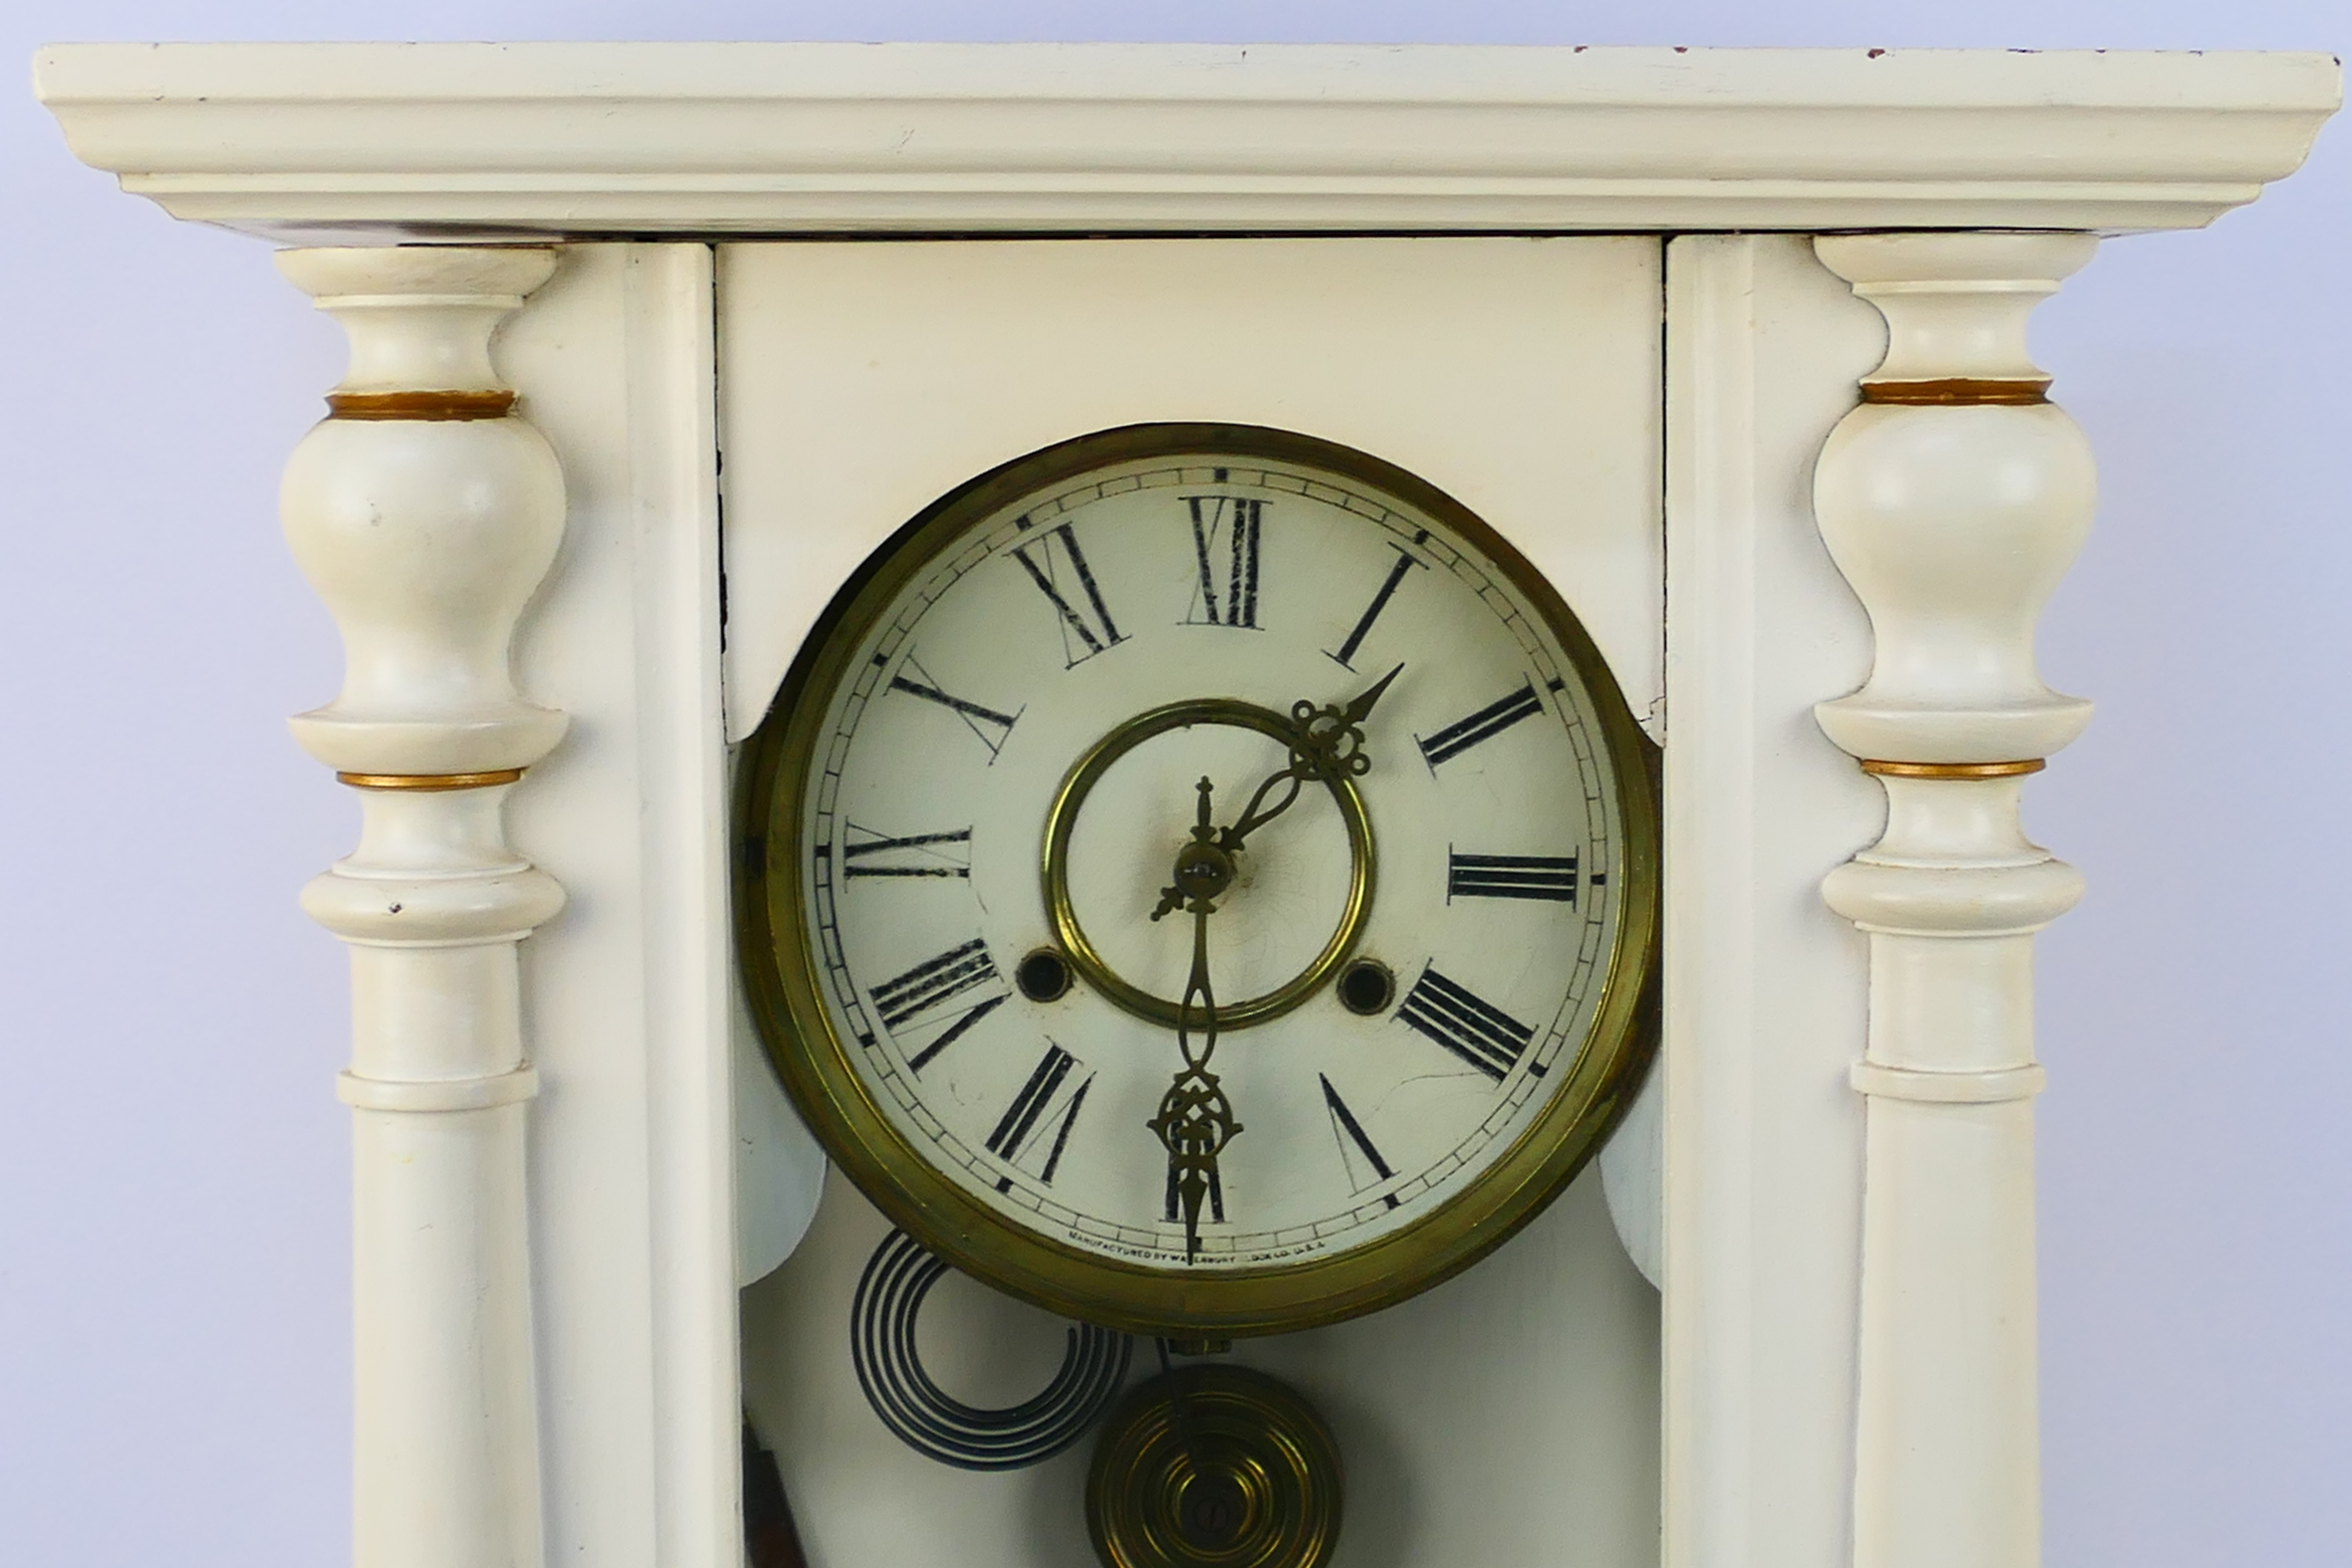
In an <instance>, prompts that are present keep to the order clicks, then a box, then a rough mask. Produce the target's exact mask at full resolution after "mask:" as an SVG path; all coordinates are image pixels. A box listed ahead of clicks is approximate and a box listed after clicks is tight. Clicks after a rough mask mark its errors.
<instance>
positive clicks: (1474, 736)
mask: <svg viewBox="0 0 2352 1568" xmlns="http://www.w3.org/2000/svg"><path fill="white" fill-rule="evenodd" d="M1542 711H1543V700H1542V699H1541V698H1539V697H1538V696H1537V695H1536V689H1535V686H1534V684H1533V683H1532V682H1522V683H1521V684H1520V686H1519V689H1517V691H1514V692H1512V693H1510V694H1509V695H1508V696H1507V697H1499V698H1496V700H1494V701H1492V702H1489V703H1487V704H1486V706H1485V707H1484V708H1481V709H1479V710H1477V711H1476V712H1475V713H1472V714H1469V715H1467V716H1465V717H1464V718H1460V719H1456V720H1455V721H1454V722H1453V723H1451V724H1448V725H1447V726H1445V728H1444V729H1443V730H1440V731H1437V732H1436V733H1435V734H1433V735H1417V736H1415V737H1414V743H1415V744H1417V745H1419V746H1420V747H1421V754H1422V757H1423V760H1424V761H1425V762H1427V763H1429V766H1430V771H1431V772H1433V773H1434V772H1435V771H1436V769H1437V766H1438V764H1439V763H1450V762H1452V761H1453V760H1454V758H1456V757H1458V756H1460V755H1461V754H1462V753H1463V752H1466V751H1469V750H1470V749H1471V748H1472V747H1474V746H1483V745H1485V744H1486V742H1489V741H1491V740H1493V739H1494V738H1495V737H1496V736H1497V735H1499V734H1501V733H1502V732H1503V731H1506V730H1508V729H1509V728H1511V726H1513V725H1514V724H1521V723H1525V722H1526V721H1528V720H1529V719H1532V718H1534V717H1535V716H1536V715H1537V714H1538V713H1540V712H1542Z"/></svg>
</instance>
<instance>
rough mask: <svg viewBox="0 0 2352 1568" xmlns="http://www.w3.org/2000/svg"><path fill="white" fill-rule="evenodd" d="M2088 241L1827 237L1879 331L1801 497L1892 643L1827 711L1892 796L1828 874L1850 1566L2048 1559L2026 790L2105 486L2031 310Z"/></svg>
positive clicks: (1834, 733) (2039, 893) (2037, 889)
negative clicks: (1847, 1346) (1848, 975)
mask: <svg viewBox="0 0 2352 1568" xmlns="http://www.w3.org/2000/svg"><path fill="white" fill-rule="evenodd" d="M2096 243H2097V242H2096V241H2095V240H2094V239H2092V238H2091V237H2088V236H2083V235H2053V234H1948V235H1871V236H1850V237H1837V238H1824V239H1822V240H1820V241H1818V242H1817V243H1816V249H1817V251H1818V253H1819V255H1820V257H1821V258H1822V261H1823V262H1824V263H1825V264H1826V265H1827V266H1828V267H1829V268H1830V269H1831V270H1832V271H1833V272H1835V273H1837V274H1838V275H1839V276H1840V277H1842V278H1844V279H1847V280H1848V281H1850V282H1851V283H1852V284H1853V289H1854V292H1855V293H1856V294H1858V295H1860V296H1861V297H1862V298H1864V299H1865V300H1869V301H1870V302H1871V303H1872V304H1874V305H1875V306H1876V307H1877V308H1878V310H1879V311H1880V312H1881V313H1882V314H1883V315H1884V316H1885V318H1886V324H1887V334H1888V345H1887V353H1886V360H1885V363H1883V364H1881V365H1880V366H1879V367H1878V369H1877V370H1876V371H1874V373H1872V374H1871V375H1870V376H1869V377H1867V378H1866V379H1865V380H1864V382H1863V384H1862V396H1863V401H1862V405H1861V406H1860V407H1858V408H1856V409H1855V410H1854V411H1853V413H1851V414H1849V415H1848V416H1846V417H1845V418H1844V419H1843V421H1841V422H1840V423H1839V425H1838V426H1837V428H1836V429H1835V430H1834V431H1832V434H1831V436H1830V438H1829V441H1828V443H1827V444H1826V445H1825V446H1824V447H1823V448H1822V456H1821V460H1820V464H1819V466H1818V468H1816V470H1815V474H1814V489H1813V501H1814V510H1815V512H1816V515H1817V516H1818V518H1819V520H1820V523H1821V531H1822V538H1823V539H1824V540H1825V541H1826V542H1828V544H1829V548H1830V553H1831V555H1832V557H1833V558H1834V559H1835V560H1836V562H1837V564H1838V567H1839V570H1841V571H1842V572H1843V573H1844V574H1845V576H1846V578H1847V580H1848V581H1849V582H1850V583H1851V584H1853V589H1854V592H1855V593H1856V594H1857V595H1860V597H1861V599H1862V602H1863V605H1864V607H1865V608H1866V609H1867V610H1868V611H1869V613H1870V618H1871V625H1872V629H1873V632H1874V637H1875V649H1874V664H1873V667H1872V670H1871V676H1870V679H1869V682H1868V683H1867V684H1866V685H1865V686H1864V687H1863V689H1861V690H1859V691H1857V692H1855V693H1853V695H1852V696H1849V697H1843V698H1840V699H1839V700H1836V701H1834V702H1825V703H1823V704H1822V705H1821V707H1820V708H1819V709H1818V710H1816V711H1817V713H1818V716H1819V718H1820V721H1821V725H1822V729H1823V730H1824V731H1827V732H1828V734H1829V737H1830V739H1831V740H1832V741H1834V742H1836V743H1837V744H1838V745H1839V746H1840V747H1842V748H1843V749H1844V750H1845V751H1847V752H1851V753H1852V754H1853V756H1855V757H1856V758H1858V759H1860V761H1861V763H1862V766H1863V768H1864V771H1866V772H1868V773H1874V774H1875V775H1876V776H1877V777H1878V779H1879V781H1880V782H1881V783H1882V784H1885V786H1886V802H1887V821H1886V830H1885V835H1884V836H1883V837H1881V838H1880V839H1879V841H1878V842H1877V843H1876V844H1874V845H1873V846H1872V847H1870V848H1868V849H1865V850H1864V851H1863V852H1862V853H1861V854H1860V855H1857V856H1855V857H1854V858H1853V860H1852V861H1851V862H1849V863H1848V864H1846V865H1844V866H1842V867H1840V868H1837V869H1836V870H1835V871H1833V872H1832V873H1831V875H1830V877H1829V878H1828V879H1827V881H1826V882H1825V883H1824V884H1823V889H1822V890H1823V893H1824V895H1825V896H1826V897H1827V899H1828V900H1829V903H1830V905H1831V907H1832V908H1833V909H1835V910H1837V911H1838V913H1840V914H1842V915H1843V916H1845V917H1846V918H1847V919H1848V920H1851V921H1853V922H1854V923H1855V924H1856V925H1857V926H1859V927H1860V928H1861V929H1862V930H1863V931H1866V932H1867V933H1869V939H1870V1031H1869V1044H1868V1048H1867V1051H1866V1054H1865V1057H1864V1060H1863V1061H1861V1062H1860V1063H1857V1064H1856V1065H1855V1067H1854V1068H1853V1087H1854V1088H1855V1089H1858V1090H1860V1091H1861V1092H1862V1093H1863V1094H1864V1096H1866V1097H1867V1102H1868V1110H1867V1114H1866V1122H1867V1131H1866V1135H1865V1136H1866V1147H1865V1153H1864V1183H1865V1186H1864V1198H1863V1257H1862V1314H1861V1345H1860V1369H1859V1370H1860V1390H1859V1400H1858V1411H1857V1419H1858V1429H1857V1432H1856V1459H1855V1473H1854V1503H1853V1506H1854V1562H1855V1563H1856V1568H2030V1565H2031V1564H2032V1563H2036V1562H2038V1561H2039V1559H2040V1556H2041V1476H2040V1467H2041V1461H2040V1445H2039V1433H2038V1419H2039V1417H2038V1409H2037V1403H2036V1373H2035V1364H2034V1261H2033V1110H2032V1104H2033V1101H2032V1097H2033V1095H2034V1094H2035V1093H2036V1092H2037V1091H2038V1090H2039V1089H2041V1087H2042V1068H2040V1067H2039V1066H2038V1065H2037V1064H2036V1063H2035V1061H2034V1055H2033V968H2032V965H2033V935H2034V933H2035V932H2036V931H2040V930H2041V929H2042V927H2043V926H2045V925H2047V924H2049V923H2050V921H2053V920H2055V919H2056V918H2057V917H2058V916H2059V915H2061V914H2063V913H2064V912H2065V911H2066V910H2069V909H2071V908H2072V907H2073V906H2074V901H2075V900H2077V899H2078V898H2080V897H2081V896H2082V879H2081V878H2080V877H2079V876H2078V875H2076V873H2075V872H2074V869H2073V868H2071V867H2068V866H2066V865H2063V864H2062V863H2061V862H2059V861H2057V860H2054V859H2053V858H2051V857H2050V856H2049V855H2048V854H2047V853H2046V852H2045V851H2043V850H2042V849H2040V848H2038V847H2035V846H2034V845H2032V844H2030V843H2028V842H2027V841H2026V839H2025V837H2024V835H2023V833H2022V832H2021V829H2020V826H2019V823H2018V795H2019V791H2020V789H2021V785H2022V783H2023V780H2024V779H2025V777H2026V776H2027V775H2028V774H2030V773H2036V772H2038V771H2040V769H2041V768H2042V759H2044V758H2045V757H2047V756H2049V755H2050V753H2052V752H2055V751H2056V750H2058V749H2059V748H2060V747H2061V746H2063V745H2065V744H2066V743H2067V742H2069V741H2072V740H2073V739H2074V737H2075V736H2076V735H2077V734H2079V733H2080V732H2081V731H2082V729H2083V726H2084V723H2085V722H2086V721H2088V720H2089V718H2090V705H2089V704H2088V703H2086V702H2084V701H2082V700H2079V699H2076V698H2072V697H2064V696H2061V695H2059V694H2058V693H2056V692H2053V691H2052V690H2051V689H2049V688H2048V687H2047V686H2045V685H2043V684H2042V679H2041V677H2040V675H2039V674H2038V673H2037V672H2036V670H2035V667H2034V657H2033V633H2034V625H2035V622H2036V621H2037V619H2038V618H2039V616H2040V615H2041V611H2042V604H2043V602H2044V601H2045V600H2046V599H2047V598H2048V597H2049V595H2050V592H2051V590H2052V589H2053V587H2054V586H2055V585H2056V584H2057V582H2058V579H2059V577H2060V576H2061V575H2062V574H2063V573H2064V572H2065V570H2066V567H2067V565H2068V563H2071V562H2072V561H2073V559H2074V554H2075V552H2076V551H2077V550H2078V549H2080V547H2081V545H2082V542H2083V537H2084V531H2085V530H2086V529H2087V528H2088V527H2089V524H2090V520H2091V511H2092V505H2093V500H2094V495H2095V479H2094V474H2093V469H2092V463H2091V454H2090V449H2089V447H2088V445H2087V443H2085V442H2084V438H2083V435H2082V432H2081V431H2080V430H2079V429H2077V428H2076V427H2075V425H2074V421H2073V420H2072V419H2070V418H2068V417H2067V416H2066V415H2065V414H2064V413H2063V411H2062V410H2060V409H2059V408H2057V407H2056V406H2055V405H2053V404H2051V403H2050V402H2049V401H2048V400H2047V397H2046V389H2047V387H2048V385H2049V378H2048V377H2047V376H2045V375H2043V374H2042V373H2041V371H2039V370H2038V369H2036V368H2035V367H2034V365H2033V363H2032V360H2031V359H2030V358H2029V357H2028V355H2027V353H2026V349H2025V321H2026V317H2027V315H2028V313H2029V312H2031V311H2032V309H2033V307H2034V305H2035V304H2036V303H2038V302H2039V301H2040V300H2042V299H2043V298H2045V297H2046V296H2048V295H2050V294H2052V293H2053V292H2055V291H2056V289H2057V288H2058V284H2059V281H2060V280H2061V279H2063V278H2065V277H2066V276H2067V275H2068V274H2069V273H2071V272H2073V271H2074V269H2075V268H2079V267H2081V266H2082V265H2083V264H2084V262H2085V261H2087V260H2089V259H2090V257H2091V253H2092V250H2093V249H2094V247H2095V245H2096Z"/></svg>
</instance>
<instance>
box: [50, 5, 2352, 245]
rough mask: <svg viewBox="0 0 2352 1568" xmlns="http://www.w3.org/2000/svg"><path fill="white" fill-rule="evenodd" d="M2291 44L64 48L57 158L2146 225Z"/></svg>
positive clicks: (1049, 223)
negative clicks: (2139, 49)
mask: <svg viewBox="0 0 2352 1568" xmlns="http://www.w3.org/2000/svg"><path fill="white" fill-rule="evenodd" d="M2340 76H2341V71H2340V67H2339V65H2338V63H2337V61H2336V60H2335V59H2334V58H2331V57H2329V56H2326V55H2320V54H2195V53H2122V52H2116V53H2105V52H2088V51H2084V52H2058V53H2031V52H2023V51H2002V50H1933V49H1925V50H1910V49H1869V50H1864V49H1757V50H1740V49H1686V50H1685V49H1665V48H1640V49H1635V48H1570V47H1455V46H1425V45H1416V46H1399V47H1366V46H1356V45H1349V46H1321V45H1311V46H1293V45H1283V46H1246V47H1245V46H1239V45H1233V46H1195V45H1181V46H1179V45H1133V44H1020V45H978V44H413V45H412V44H152V45H150V44H78V45H59V46H55V47H49V48H47V49H44V50H42V51H41V53H40V55H39V56H38V58H37V61H36V65H35V79H36V84H37V89H38V91H39V94H40V96H41V98H42V100H44V101H45V102H46V103H47V105H48V107H49V108H50V109H51V110H53V111H54V112H55V113H56V114H57V116H58V120H59V121H61V123H62V125H63V127H64V130H65V132H66V136H67V138H68V142H70V143H71V145H72V147H73V150H74V152H75V153H76V154H77V155H79V157H80V158H81V159H83V160H84V161H85V162H87V163H90V164H92V165H94V166H96V167H99V168H101V169H106V170H109V171H110V172H112V173H114V174H117V175H119V176H120V177H121V182H122V185H123V187H124V188H125V189H126V190H128V191H131V192H132V193H135V194H137V195H144V196H148V197H150V198H152V200H154V201H156V202H157V203H159V204H160V205H163V207H164V208H165V209H166V210H167V211H169V212H170V213H171V214H173V216H176V217H181V218H188V219H194V220H198V221H203V222H208V223H215V224H219V225H223V226H227V227H231V228H236V229H242V230H246V231H248V232H251V233H255V234H259V235H263V236H266V237H270V238H273V239H280V240H295V241H305V242H311V243H317V242H321V241H324V242H328V243H343V244H351V243H367V242H371V241H381V240H384V239H403V238H405V239H456V238H461V237H471V238H482V237H505V238H530V237H625V236H647V235H664V234H691V235H750V234H772V235H793V234H843V233H861V234H897V235H923V234H935V235H936V234H950V235H976V234H1000V235H1006V234H1012V235H1051V234H1089V235H1093V234H1190V233H1266V232H1284V233H1367V232H1379V233H1416V232H1451V233H1460V232H1570V231H1577V230H1615V231H1621V232H1622V231H1626V230H1672V231H1693V230H1729V229H1744V230H1756V229H1779V230H1791V231H1806V232H1818V231H1822V230H1830V229H1857V228H1862V229H1892V228H1904V229H1919V228H2038V229H2077V230H2096V231H2103V232H2126V231H2132V230H2146V229H2161V228H2181V227H2191V226H2200V225H2203V224H2206V223H2210V222H2211V221H2212V220H2213V219H2214V218H2215V217H2217V216H2220V215H2221V213H2223V212H2225V211H2227V210H2228V209H2230V208H2231V207H2233V206H2237V205H2242V204H2243V203H2246V202H2249V201H2252V199H2253V198H2254V197H2255V196H2256V195H2259V194H2260V192H2261V190H2262V187H2263V184H2265V183H2267V182H2269V181H2272V180H2275V179H2279V178H2281V177H2283V176H2284V175H2286V174H2289V173H2291V172H2293V171H2294V168H2295V167H2296V166H2297V165H2298V164H2299V163H2301V162H2302V160H2303V158H2304V155H2305V153H2306V151H2307V150H2308V148H2309V146H2310V143H2311V141H2312V138H2313V136H2314V135H2315V133H2316V132H2317V131H2318V129H2319V126H2320V124H2321V122H2322V121H2325V120H2326V117H2327V115H2328V114H2329V113H2330V112H2331V111H2332V110H2335V109H2336V107H2337V105H2338V103H2339V102H2340V101H2341V96H2342V93H2341V83H2340Z"/></svg>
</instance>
